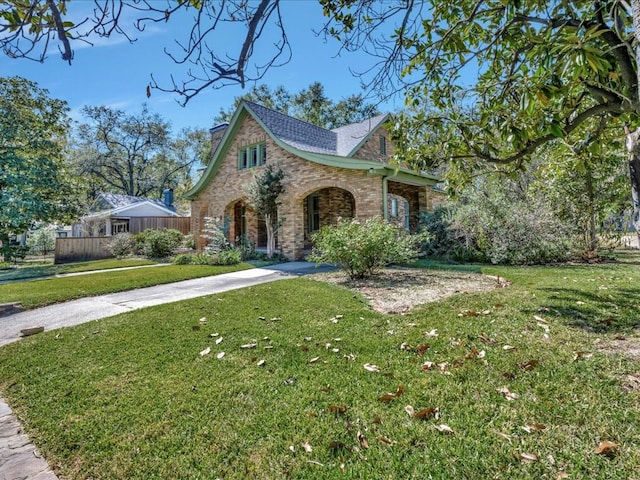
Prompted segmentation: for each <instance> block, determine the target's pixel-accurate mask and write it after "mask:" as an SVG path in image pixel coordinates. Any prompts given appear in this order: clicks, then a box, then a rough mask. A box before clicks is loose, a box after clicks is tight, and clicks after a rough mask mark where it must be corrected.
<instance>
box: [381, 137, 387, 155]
mask: <svg viewBox="0 0 640 480" xmlns="http://www.w3.org/2000/svg"><path fill="white" fill-rule="evenodd" d="M386 154H387V139H386V137H384V136H383V135H380V155H386Z"/></svg>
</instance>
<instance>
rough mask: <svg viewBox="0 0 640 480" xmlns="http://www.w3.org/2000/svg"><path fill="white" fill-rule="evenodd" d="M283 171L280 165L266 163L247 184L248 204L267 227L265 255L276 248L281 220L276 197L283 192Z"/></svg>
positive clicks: (269, 254) (270, 253)
mask: <svg viewBox="0 0 640 480" xmlns="http://www.w3.org/2000/svg"><path fill="white" fill-rule="evenodd" d="M283 178H284V172H283V171H282V169H281V168H280V167H278V169H277V170H276V169H274V168H273V165H267V167H266V168H265V169H264V170H263V171H262V173H261V174H257V175H255V176H254V179H253V182H252V183H251V184H250V185H249V204H250V205H251V206H252V207H253V208H255V210H256V212H258V215H260V216H261V217H262V218H263V219H264V223H265V225H266V227H267V256H268V257H269V258H271V257H273V253H274V252H275V248H276V233H277V232H278V228H279V227H280V225H281V223H282V220H281V219H278V205H279V202H278V198H279V197H280V195H281V194H282V193H283V192H284V185H283V184H282V179H283Z"/></svg>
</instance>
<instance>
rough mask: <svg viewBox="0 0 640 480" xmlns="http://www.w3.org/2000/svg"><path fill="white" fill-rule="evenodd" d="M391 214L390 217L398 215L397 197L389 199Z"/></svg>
mask: <svg viewBox="0 0 640 480" xmlns="http://www.w3.org/2000/svg"><path fill="white" fill-rule="evenodd" d="M391 216H392V217H397V216H398V199H397V198H392V199H391Z"/></svg>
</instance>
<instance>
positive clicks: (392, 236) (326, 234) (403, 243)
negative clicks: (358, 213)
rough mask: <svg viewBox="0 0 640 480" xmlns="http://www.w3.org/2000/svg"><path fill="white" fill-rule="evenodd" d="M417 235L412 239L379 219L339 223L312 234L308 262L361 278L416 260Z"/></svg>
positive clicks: (350, 276)
mask: <svg viewBox="0 0 640 480" xmlns="http://www.w3.org/2000/svg"><path fill="white" fill-rule="evenodd" d="M418 240H420V236H412V235H409V234H408V233H407V232H405V231H404V230H402V229H401V228H399V227H397V226H396V225H393V224H391V223H387V222H385V221H384V220H383V219H381V218H380V217H375V218H372V219H368V220H366V221H364V222H360V221H358V220H341V221H340V222H339V223H338V225H337V226H325V227H322V229H321V230H320V231H319V232H318V233H316V234H314V235H313V237H312V241H313V243H314V246H313V253H312V254H311V255H310V256H309V260H311V261H313V262H317V263H332V264H335V265H337V266H338V267H339V268H340V269H342V270H344V271H345V272H346V273H347V275H348V276H349V278H351V279H354V278H364V277H366V276H368V275H372V274H374V273H376V272H377V271H378V270H380V269H381V268H383V267H384V266H386V265H389V264H391V263H405V262H408V261H410V260H413V259H414V258H416V257H417V254H418V249H417V246H416V245H417V243H418Z"/></svg>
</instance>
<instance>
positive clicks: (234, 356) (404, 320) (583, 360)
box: [0, 255, 640, 480]
mask: <svg viewBox="0 0 640 480" xmlns="http://www.w3.org/2000/svg"><path fill="white" fill-rule="evenodd" d="M635 258H636V260H637V259H638V256H637V255H636V257H635ZM151 270H153V269H151ZM487 272H488V273H490V274H493V275H500V276H501V277H506V278H508V279H509V280H511V281H512V285H511V286H510V287H508V288H502V289H497V290H495V291H492V292H488V293H483V294H477V295H459V296H456V297H452V298H449V299H447V300H446V301H442V302H438V303H433V304H430V305H425V306H423V307H419V308H417V309H415V310H414V311H413V312H412V313H411V314H409V315H382V314H379V313H377V312H374V311H373V310H371V308H369V306H368V305H367V303H366V302H365V301H364V300H363V299H362V298H361V297H360V296H358V295H354V294H353V292H352V291H349V290H347V289H345V288H342V287H337V286H332V285H328V284H323V283H320V282H316V281H313V280H310V279H292V280H283V281H278V282H274V283H271V284H263V285H259V286H255V287H251V288H247V289H243V290H237V291H232V292H227V293H224V294H221V295H214V296H209V297H203V298H198V299H194V300H189V301H185V302H179V303H173V304H168V305H163V306H158V307H153V308H149V309H145V310H138V311H134V312H131V313H128V314H124V315H119V316H116V317H112V318H109V319H105V320H102V321H98V322H91V323H89V324H84V325H80V326H78V327H73V328H68V329H64V330H60V331H51V332H45V333H43V334H40V335H38V336H35V337H30V338H26V339H23V340H21V341H20V342H17V343H15V344H11V345H8V346H6V347H3V348H1V349H0V382H1V384H2V394H3V395H4V396H5V397H6V398H7V399H8V401H9V403H10V405H11V406H12V408H13V409H14V411H15V412H16V413H17V414H18V416H19V417H20V419H21V420H22V421H23V422H24V424H25V427H26V431H27V432H28V433H29V435H31V437H32V438H33V439H34V440H35V442H36V444H37V446H38V447H39V449H40V451H41V452H42V453H43V454H44V455H45V457H46V458H47V459H48V460H49V462H50V463H51V464H52V465H58V466H59V467H58V473H59V474H60V475H61V476H62V477H64V478H71V479H75V478H78V479H79V478H96V479H121V478H127V479H138V478H139V479H164V478H190V479H213V478H217V477H219V478H224V479H225V480H230V479H244V478H268V479H271V478H282V477H288V478H296V479H325V478H359V479H373V478H376V479H378V478H380V479H405V478H420V479H426V478H434V479H485V478H487V479H489V478H491V479H542V478H547V479H556V478H558V474H559V472H566V473H567V474H569V475H570V477H569V478H571V479H604V478H606V479H620V480H622V479H629V478H638V477H640V436H639V434H638V425H640V404H639V403H638V392H637V391H635V392H631V393H629V392H626V391H625V389H624V388H623V386H624V383H625V381H626V378H627V376H628V375H638V372H639V370H640V366H639V365H638V364H637V363H634V362H633V361H632V360H631V359H629V358H628V357H625V356H624V355H619V354H615V355H614V354H609V353H603V352H602V351H601V350H600V348H601V346H602V345H605V344H606V342H613V343H615V344H617V345H625V344H627V343H628V342H631V337H630V335H633V333H634V332H637V328H638V326H639V323H640V319H639V317H638V313H637V312H638V309H639V308H640V306H639V305H638V303H639V300H638V299H639V298H640V272H639V271H638V268H637V266H636V265H634V264H633V262H629V263H627V264H604V265H594V266H567V267H533V268H531V267H527V268H524V267H523V268H493V267H492V268H488V269H487ZM468 312H482V313H481V314H479V315H475V316H474V315H471V314H469V313H468ZM337 315H341V316H342V317H341V318H336V316H337ZM536 316H538V317H540V318H542V319H543V320H540V319H536V318H535V317H536ZM201 318H206V324H204V325H201V322H200V319H201ZM610 319H612V320H610ZM334 320H337V321H334ZM543 321H544V322H546V323H544V322H543ZM547 328H548V336H545V333H546V329H547ZM433 329H437V334H438V335H437V336H435V337H428V336H427V335H426V334H425V332H431V331H432V330H433ZM212 333H217V334H218V337H210V334H212ZM623 337H624V338H626V340H622V338H623ZM216 338H222V342H221V343H220V344H216V343H215V339H216ZM338 339H339V340H338ZM483 339H484V340H483ZM488 339H494V340H495V343H487V341H488ZM254 341H255V342H256V343H257V346H256V347H255V348H252V349H243V348H241V346H242V345H245V344H249V343H253V342H254ZM405 342H406V343H409V344H411V345H412V346H414V347H417V346H418V345H421V344H426V345H428V348H427V347H425V348H426V350H425V351H424V352H423V353H422V355H420V354H418V353H417V352H416V348H414V349H413V350H403V349H401V348H400V346H401V344H402V343H405ZM329 344H330V345H329ZM507 345H510V346H512V347H515V348H514V349H505V348H504V347H505V346H507ZM267 346H272V347H273V348H272V349H265V347H267ZM207 347H210V348H211V353H209V354H208V355H204V356H201V355H200V353H199V352H201V351H203V350H205V348H207ZM334 348H337V349H339V351H338V352H334V351H332V349H334ZM219 352H225V356H224V357H223V358H221V359H218V358H217V357H216V355H217V354H218V353H219ZM476 352H477V353H476ZM480 352H484V357H483V358H478V357H479V356H480V357H481V356H482V355H480ZM576 352H585V353H581V354H580V355H578V357H579V358H578V359H575V357H576ZM590 355H591V356H590ZM345 356H346V357H345ZM316 357H319V359H318V360H317V361H316V362H313V363H310V360H311V359H313V358H316ZM260 360H265V362H266V363H265V365H264V366H259V365H258V362H259V361H260ZM425 361H431V362H438V363H443V362H447V364H448V366H447V367H446V369H445V373H441V372H440V371H439V369H437V368H436V369H434V370H429V371H425V370H424V369H423V367H422V365H423V363H424V362H425ZM366 363H369V364H374V365H377V366H379V368H380V372H377V373H376V372H369V371H367V370H366V369H365V368H364V367H363V366H364V364H366ZM294 379H295V380H294ZM399 386H402V387H403V389H404V392H403V393H402V394H401V395H400V396H399V397H397V398H394V399H392V400H391V401H389V402H388V403H385V402H382V401H380V400H379V398H380V397H381V396H382V395H383V394H385V393H386V392H396V391H397V389H398V387H399ZM502 387H507V388H508V390H509V391H510V392H513V393H515V394H517V395H518V398H516V399H514V400H511V401H510V400H507V399H506V398H505V396H504V395H503V394H501V393H499V392H498V391H497V389H500V388H502ZM408 405H411V406H413V407H414V409H415V410H416V411H417V410H420V409H423V408H434V409H435V408H438V409H439V413H440V418H439V419H437V420H436V419H434V418H426V419H424V420H421V419H417V418H413V417H410V416H409V415H408V414H407V413H406V412H405V407H406V406H408ZM532 423H540V424H543V425H544V426H545V428H544V430H541V431H530V432H529V433H528V432H527V431H525V430H524V429H523V427H526V426H527V425H528V424H532ZM440 424H446V425H448V426H449V427H450V428H451V429H452V430H453V432H454V433H453V434H447V433H441V432H440V431H438V430H437V429H436V425H440ZM358 432H361V435H362V437H364V438H365V439H366V443H367V446H368V448H365V446H364V445H363V444H362V443H361V442H360V441H359V439H358ZM604 440H608V441H612V442H616V443H618V444H620V446H619V447H618V448H617V449H616V451H615V454H613V455H611V456H605V455H596V454H595V453H594V450H595V449H596V447H597V446H598V444H599V443H600V442H601V441H604ZM305 442H306V443H308V445H310V447H311V448H312V451H311V452H306V451H305V450H304V448H303V447H302V445H303V444H304V443H305ZM290 447H293V449H291V448H290ZM525 453H526V454H532V455H535V456H536V457H537V458H538V461H536V462H533V463H527V462H525V461H523V460H522V459H521V455H522V454H525Z"/></svg>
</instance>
